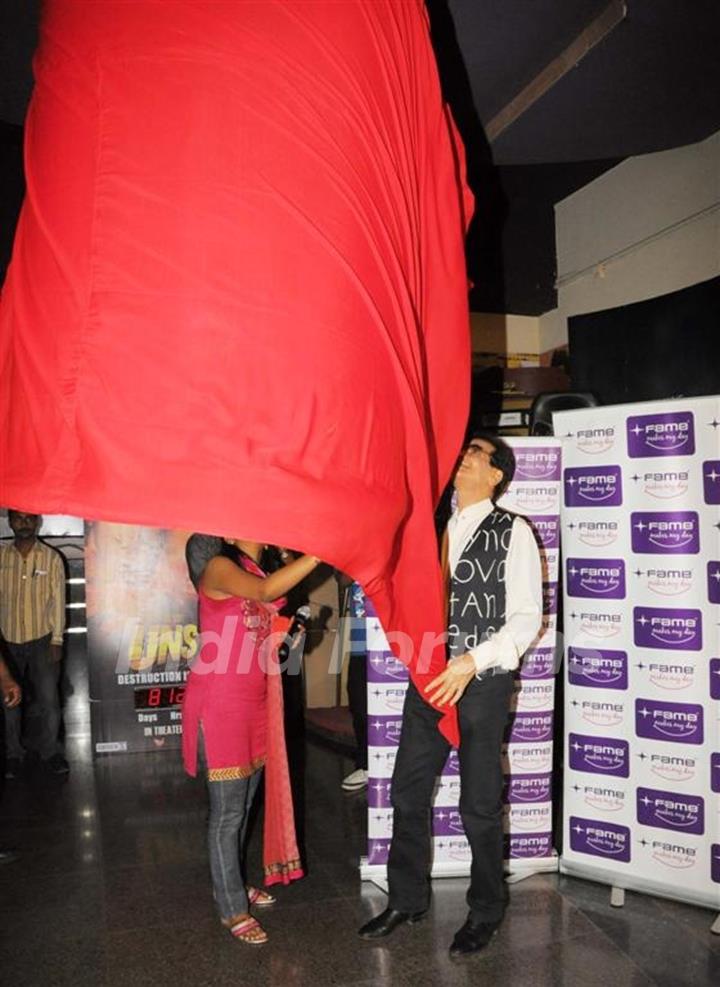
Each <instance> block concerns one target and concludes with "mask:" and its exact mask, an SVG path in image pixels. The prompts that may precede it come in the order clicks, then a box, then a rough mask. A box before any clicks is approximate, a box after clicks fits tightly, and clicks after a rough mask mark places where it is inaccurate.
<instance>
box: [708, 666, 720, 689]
mask: <svg viewBox="0 0 720 987" xmlns="http://www.w3.org/2000/svg"><path fill="white" fill-rule="evenodd" d="M710 698H711V699H720V658H711V659H710Z"/></svg>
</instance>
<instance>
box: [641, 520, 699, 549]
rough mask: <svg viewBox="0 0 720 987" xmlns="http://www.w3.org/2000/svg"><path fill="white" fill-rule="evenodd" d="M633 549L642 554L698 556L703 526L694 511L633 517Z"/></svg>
mask: <svg viewBox="0 0 720 987" xmlns="http://www.w3.org/2000/svg"><path fill="white" fill-rule="evenodd" d="M630 528H631V532H632V550H633V552H637V553H638V554H640V555H672V554H677V555H697V553H698V552H699V551H700V526H699V523H698V516H697V514H696V513H695V511H674V512H672V513H668V512H662V513H659V512H656V511H655V512H647V511H638V512H635V513H633V514H631V515H630Z"/></svg>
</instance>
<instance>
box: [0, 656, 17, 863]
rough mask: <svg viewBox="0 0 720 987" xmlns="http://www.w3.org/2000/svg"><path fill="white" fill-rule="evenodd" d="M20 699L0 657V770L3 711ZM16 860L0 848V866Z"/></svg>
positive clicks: (15, 685) (3, 750)
mask: <svg viewBox="0 0 720 987" xmlns="http://www.w3.org/2000/svg"><path fill="white" fill-rule="evenodd" d="M21 699H22V690H21V688H20V686H19V685H18V684H17V682H16V681H15V679H14V678H13V677H12V675H11V674H10V669H9V668H8V667H7V663H6V662H5V660H4V658H3V657H2V655H0V700H1V701H0V744H1V745H2V756H0V768H2V767H4V766H5V710H6V709H15V707H16V706H19V705H20V700H21ZM2 774H4V771H3V772H2ZM1 789H2V779H1V778H0V791H1ZM17 859H18V855H17V853H16V852H15V850H11V849H10V848H9V847H3V846H0V864H11V863H13V862H14V861H15V860H17Z"/></svg>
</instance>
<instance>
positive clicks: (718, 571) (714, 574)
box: [707, 562, 720, 603]
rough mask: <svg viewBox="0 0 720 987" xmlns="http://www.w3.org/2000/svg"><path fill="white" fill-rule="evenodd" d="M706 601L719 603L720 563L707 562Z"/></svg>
mask: <svg viewBox="0 0 720 987" xmlns="http://www.w3.org/2000/svg"><path fill="white" fill-rule="evenodd" d="M707 575H708V600H710V602H711V603H720V562H708V566H707Z"/></svg>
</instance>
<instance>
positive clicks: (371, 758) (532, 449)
mask: <svg viewBox="0 0 720 987" xmlns="http://www.w3.org/2000/svg"><path fill="white" fill-rule="evenodd" d="M506 441H507V442H508V444H509V445H511V446H512V448H513V450H514V452H515V457H516V470H515V476H514V479H513V481H512V484H511V485H510V487H509V488H508V490H507V492H506V494H505V495H504V496H503V498H502V499H501V500H500V501H499V505H500V506H501V507H504V508H506V509H507V510H509V511H511V512H514V513H517V514H522V515H523V516H525V517H527V519H528V520H529V521H530V523H531V524H532V526H533V529H534V531H535V534H536V537H537V539H538V543H539V544H540V547H541V554H542V559H543V573H544V576H543V578H544V584H545V585H544V589H545V594H544V595H545V617H544V623H543V629H542V631H541V633H540V635H539V636H538V639H537V640H536V641H535V642H534V643H533V645H532V646H531V648H530V650H529V651H528V652H527V654H526V655H525V658H524V660H523V662H522V666H521V669H520V672H519V674H518V676H517V679H516V692H515V697H514V699H513V702H512V707H511V713H510V716H509V720H508V730H507V735H506V737H507V740H506V743H505V745H504V749H503V763H504V770H505V776H506V787H505V814H506V823H505V826H506V844H505V847H506V851H505V852H506V858H507V862H508V868H509V871H510V873H511V874H515V875H520V874H522V873H533V872H536V871H548V870H556V869H557V859H556V856H555V851H554V849H553V838H552V794H551V792H552V785H551V782H552V766H553V750H552V748H553V706H554V685H555V682H554V674H555V651H556V636H557V604H558V581H557V580H558V566H559V552H560V547H559V535H560V518H559V513H560V486H561V467H562V464H561V447H560V442H559V441H558V440H557V439H552V438H549V439H548V438H543V439H535V438H525V437H523V438H511V439H507V440H506ZM367 653H368V654H367V660H368V776H369V782H368V849H367V858H366V859H363V861H362V862H361V869H360V872H361V877H362V878H363V880H369V881H374V882H375V883H377V884H380V885H381V886H382V885H384V884H385V879H386V865H387V859H388V851H389V848H390V840H391V837H392V808H391V805H390V781H391V777H392V771H393V766H394V764H395V755H396V753H397V747H398V742H399V740H400V730H401V727H402V709H403V703H404V700H405V690H406V688H407V672H406V670H405V667H404V666H403V665H402V664H401V663H400V662H399V661H398V660H397V659H395V658H394V657H393V655H392V654H391V652H390V648H389V646H388V644H387V640H386V638H385V634H384V632H383V629H382V627H381V626H380V623H379V621H378V619H377V617H376V616H375V615H374V612H373V611H372V610H371V609H369V612H368V616H367ZM459 798H460V777H459V766H458V760H457V751H455V750H451V751H450V754H449V757H448V760H447V762H446V764H445V767H444V769H443V772H442V774H441V775H440V776H439V778H438V781H437V789H436V793H435V798H434V803H433V827H432V828H433V863H432V871H431V874H432V876H433V877H462V876H465V875H469V873H470V849H469V846H468V843H467V840H466V838H465V833H464V830H463V826H462V820H461V818H460V812H459V809H458V804H459Z"/></svg>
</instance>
